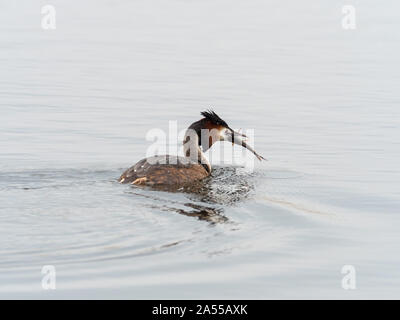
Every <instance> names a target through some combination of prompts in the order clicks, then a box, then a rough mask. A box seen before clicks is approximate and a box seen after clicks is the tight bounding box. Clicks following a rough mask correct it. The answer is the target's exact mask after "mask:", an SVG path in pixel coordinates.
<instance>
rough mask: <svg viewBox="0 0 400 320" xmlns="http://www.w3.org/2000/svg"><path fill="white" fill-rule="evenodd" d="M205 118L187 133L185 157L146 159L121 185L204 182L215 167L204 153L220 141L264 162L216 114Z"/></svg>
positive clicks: (137, 165)
mask: <svg viewBox="0 0 400 320" xmlns="http://www.w3.org/2000/svg"><path fill="white" fill-rule="evenodd" d="M201 115H202V116H203V117H204V118H202V119H200V120H199V121H196V122H194V123H192V124H191V125H190V127H189V128H188V129H187V130H186V133H185V137H184V140H183V151H184V155H185V157H178V156H172V155H161V156H160V155H156V156H153V157H149V158H145V159H142V160H140V161H139V162H138V163H136V164H135V165H134V166H132V167H130V168H129V169H127V170H126V171H125V172H124V173H123V174H122V175H121V177H120V178H119V182H120V183H131V184H136V185H150V186H155V185H186V184H188V183H192V182H195V181H198V180H200V179H203V178H205V177H207V176H209V175H210V174H211V165H210V163H209V162H208V160H207V158H206V157H205V156H204V154H203V152H205V151H207V150H208V149H209V148H210V147H211V146H212V145H213V144H214V143H215V142H217V141H229V142H232V145H233V144H238V145H241V146H242V147H244V148H246V149H248V150H249V151H251V152H252V153H253V154H254V155H255V156H256V157H257V159H258V160H260V161H261V160H262V159H264V158H263V157H262V156H260V155H259V154H258V153H257V152H255V151H254V150H253V149H252V148H251V147H250V146H248V145H247V144H246V142H245V139H246V136H245V135H244V134H242V133H239V132H236V131H234V130H233V129H231V128H230V127H229V126H228V124H227V123H226V122H225V121H224V120H222V119H221V118H220V117H219V116H218V115H217V114H216V113H215V112H214V111H211V110H209V111H204V112H201ZM200 147H201V148H200ZM264 160H265V159H264Z"/></svg>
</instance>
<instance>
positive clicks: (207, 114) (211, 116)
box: [200, 109, 229, 128]
mask: <svg viewBox="0 0 400 320" xmlns="http://www.w3.org/2000/svg"><path fill="white" fill-rule="evenodd" d="M200 114H201V115H202V116H203V117H204V118H205V119H207V120H209V121H211V122H212V123H213V124H215V125H217V126H223V127H225V128H229V126H228V124H227V123H226V122H225V121H224V120H222V119H221V118H220V117H219V116H218V115H217V114H216V113H215V112H214V111H213V110H210V109H209V110H207V111H203V112H200Z"/></svg>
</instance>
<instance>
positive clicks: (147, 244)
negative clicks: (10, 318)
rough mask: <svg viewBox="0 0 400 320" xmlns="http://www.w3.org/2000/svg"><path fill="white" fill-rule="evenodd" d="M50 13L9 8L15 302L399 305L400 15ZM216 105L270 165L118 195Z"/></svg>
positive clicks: (8, 141) (3, 151)
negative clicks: (126, 176) (170, 134)
mask: <svg viewBox="0 0 400 320" xmlns="http://www.w3.org/2000/svg"><path fill="white" fill-rule="evenodd" d="M45 4H49V3H48V2H47V1H11V0H9V1H2V2H1V3H0V297H1V298H13V297H22V298H39V299H42V298H190V299H204V298H209V299H212V298H227V299H230V298H256V299H258V298H338V299H352V298H399V293H400V257H399V252H400V246H399V240H400V236H399V227H400V215H399V208H400V183H399V180H400V170H399V158H400V157H399V156H400V129H399V124H400V123H399V116H400V108H399V103H400V99H399V82H400V76H399V71H400V69H399V59H400V58H399V57H400V41H399V40H400V22H399V13H400V5H399V3H398V1H394V0H393V1H384V2H378V1H372V0H369V1H346V3H344V2H341V1H327V0H326V1H311V0H307V1H285V0H284V1H282V0H280V1H258V0H256V1H237V0H236V1H227V0H217V1H178V0H173V1H123V0H120V1H104V0H103V1H94V0H91V1H51V4H52V5H54V6H55V8H56V12H57V16H56V17H57V20H56V21H57V28H56V30H43V29H42V28H41V18H42V15H41V12H40V10H41V7H42V6H43V5H45ZM345 4H352V5H354V7H355V9H356V18H357V20H356V22H357V25H356V26H357V27H356V29H355V30H344V29H343V28H342V23H341V22H342V18H343V13H342V6H343V5H345ZM211 106H212V107H213V108H214V109H215V111H217V112H218V114H220V115H221V116H222V117H223V118H224V119H225V120H227V122H228V123H229V124H230V125H231V126H233V127H235V128H240V127H242V128H251V129H254V132H255V137H254V145H255V149H256V150H257V151H258V152H260V153H261V154H262V155H264V156H265V157H267V158H268V161H267V162H263V163H256V166H255V169H254V171H253V172H251V173H249V172H246V171H243V170H241V167H240V166H239V167H238V166H232V165H230V164H226V165H221V164H218V165H217V166H215V168H214V169H215V170H214V173H213V177H212V178H211V180H210V181H208V182H207V185H206V192H204V193H200V194H191V193H184V192H175V193H172V192H163V191H153V190H149V189H143V188H134V187H131V186H126V185H120V184H118V183H117V182H116V179H117V178H118V177H119V175H120V174H121V172H122V171H123V170H124V169H125V168H127V167H129V166H130V165H133V164H134V163H135V162H136V161H138V160H140V159H142V158H143V157H145V156H146V150H147V148H148V147H149V145H150V144H151V142H149V141H147V140H146V139H145V137H146V133H147V132H148V130H150V129H152V128H160V129H162V130H165V131H168V123H169V121H170V120H172V121H177V123H178V127H179V130H182V129H184V128H186V127H187V126H188V125H190V123H192V122H193V121H196V120H198V119H199V112H200V111H202V110H204V109H206V108H208V107H211ZM228 147H229V145H228ZM44 265H54V266H55V268H56V275H57V278H56V279H57V289H56V290H43V289H42V285H41V281H42V277H43V275H42V274H41V269H42V267H43V266H44ZM344 265H352V266H354V268H355V270H356V284H357V287H356V289H355V290H344V289H343V288H342V284H341V282H342V278H343V277H344V274H342V273H341V270H342V267H343V266H344Z"/></svg>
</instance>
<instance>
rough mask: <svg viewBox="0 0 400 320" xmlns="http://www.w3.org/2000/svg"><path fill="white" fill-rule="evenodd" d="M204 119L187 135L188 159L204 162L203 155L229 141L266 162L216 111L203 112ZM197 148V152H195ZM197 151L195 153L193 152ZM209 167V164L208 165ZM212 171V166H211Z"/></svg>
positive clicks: (188, 131)
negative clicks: (213, 146)
mask: <svg viewBox="0 0 400 320" xmlns="http://www.w3.org/2000/svg"><path fill="white" fill-rule="evenodd" d="M201 115H202V116H203V117H204V118H203V119H201V120H199V121H197V122H194V123H192V124H191V125H190V127H189V128H188V130H187V131H186V134H185V140H184V152H185V155H186V156H187V157H191V158H192V155H194V157H195V158H196V159H199V160H202V161H204V158H205V157H204V155H203V154H202V153H201V151H199V150H200V148H199V147H200V146H201V148H202V150H203V152H205V151H207V150H208V149H209V148H211V146H212V145H213V144H214V143H215V142H217V141H229V142H232V145H233V144H237V145H240V146H242V147H244V148H246V149H248V150H249V151H250V152H252V153H253V154H254V155H255V156H256V157H257V159H258V160H260V161H261V160H265V158H264V157H262V156H260V155H259V154H258V153H257V152H256V151H255V150H254V149H252V148H251V147H250V146H249V145H247V144H246V138H247V137H246V135H244V134H242V133H239V132H236V131H234V130H233V129H232V128H231V127H230V126H229V125H228V124H227V123H226V121H224V120H223V119H222V118H221V117H219V116H218V115H217V114H216V113H215V112H214V111H212V110H207V111H203V112H201ZM193 148H195V150H193ZM193 151H195V152H193ZM208 166H209V164H208ZM209 169H210V170H211V166H209Z"/></svg>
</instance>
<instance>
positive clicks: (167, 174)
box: [119, 155, 209, 185]
mask: <svg viewBox="0 0 400 320" xmlns="http://www.w3.org/2000/svg"><path fill="white" fill-rule="evenodd" d="M208 175H209V172H207V170H206V169H205V168H204V167H203V166H202V165H201V164H199V163H197V162H194V161H191V160H190V159H188V158H183V157H177V156H170V155H163V156H154V157H150V158H146V159H142V160H140V161H139V162H138V163H136V164H135V165H134V166H132V167H130V168H129V169H128V170H126V171H125V172H124V173H123V174H122V175H121V177H120V178H119V182H121V183H132V184H146V185H178V184H182V185H185V184H187V183H190V182H193V181H196V180H200V179H203V178H205V177H207V176H208Z"/></svg>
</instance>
